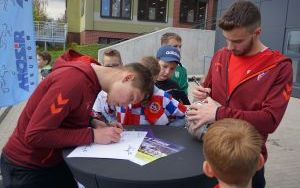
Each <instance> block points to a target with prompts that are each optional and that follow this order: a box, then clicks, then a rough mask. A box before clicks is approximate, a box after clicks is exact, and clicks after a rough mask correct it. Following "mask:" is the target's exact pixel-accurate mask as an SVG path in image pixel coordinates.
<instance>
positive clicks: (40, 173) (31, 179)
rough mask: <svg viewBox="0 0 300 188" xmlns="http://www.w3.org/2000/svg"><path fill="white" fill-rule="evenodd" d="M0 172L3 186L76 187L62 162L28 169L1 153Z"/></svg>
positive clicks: (29, 187)
mask: <svg viewBox="0 0 300 188" xmlns="http://www.w3.org/2000/svg"><path fill="white" fill-rule="evenodd" d="M1 173H2V178H3V186H4V188H18V187H22V188H23V187H24V188H75V187H76V188H77V183H76V181H75V180H74V178H73V176H72V173H71V172H70V170H69V168H68V167H67V165H66V164H65V163H64V162H62V163H60V164H59V165H57V166H54V167H51V168H40V169H29V168H26V167H22V166H17V165H15V164H13V163H12V162H11V161H9V160H8V159H7V158H6V157H5V156H4V154H2V155H1Z"/></svg>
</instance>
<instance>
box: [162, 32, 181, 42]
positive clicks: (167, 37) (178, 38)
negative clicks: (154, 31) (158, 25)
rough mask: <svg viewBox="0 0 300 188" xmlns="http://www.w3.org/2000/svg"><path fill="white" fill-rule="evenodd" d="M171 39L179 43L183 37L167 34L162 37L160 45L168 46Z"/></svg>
mask: <svg viewBox="0 0 300 188" xmlns="http://www.w3.org/2000/svg"><path fill="white" fill-rule="evenodd" d="M170 39H175V40H177V41H179V42H181V41H182V39H181V37H180V36H179V35H178V34H177V33H172V32H168V33H165V34H163V35H162V36H161V38H160V44H161V45H164V44H167V43H168V42H169V40H170Z"/></svg>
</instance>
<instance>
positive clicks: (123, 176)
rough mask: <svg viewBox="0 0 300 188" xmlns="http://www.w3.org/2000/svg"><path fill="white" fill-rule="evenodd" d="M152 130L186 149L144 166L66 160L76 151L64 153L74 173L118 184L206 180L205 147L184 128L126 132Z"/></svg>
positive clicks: (153, 127) (99, 161)
mask: <svg viewBox="0 0 300 188" xmlns="http://www.w3.org/2000/svg"><path fill="white" fill-rule="evenodd" d="M149 127H150V128H151V129H152V131H153V133H154V137H157V138H160V139H163V140H166V141H170V142H173V143H175V144H178V145H181V146H184V149H183V150H182V151H180V152H178V153H175V154H171V155H168V156H166V157H163V158H160V159H158V160H156V161H154V162H151V163H149V164H146V165H144V166H140V165H138V164H135V163H133V162H130V161H127V160H118V159H100V158H66V156H67V155H68V154H69V153H70V152H71V151H72V150H73V149H65V150H64V152H63V155H64V159H65V161H66V163H67V164H68V166H69V167H70V169H71V170H72V171H73V170H75V171H77V172H78V171H80V172H81V174H86V175H91V176H95V175H96V176H97V177H100V178H102V179H109V180H111V181H118V182H135V183H147V182H172V181H173V182H181V181H183V180H184V179H193V178H200V177H201V176H202V177H203V171H202V164H203V160H204V159H203V155H202V143H200V142H199V141H197V140H195V139H193V138H192V137H191V136H190V135H189V134H188V132H187V130H186V129H184V128H177V127H168V126H127V127H126V129H127V130H133V129H134V130H140V129H145V128H149Z"/></svg>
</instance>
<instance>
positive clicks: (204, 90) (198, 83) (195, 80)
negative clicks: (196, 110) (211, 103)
mask: <svg viewBox="0 0 300 188" xmlns="http://www.w3.org/2000/svg"><path fill="white" fill-rule="evenodd" d="M192 79H193V82H194V83H196V85H197V86H199V87H201V88H199V89H201V90H199V91H200V92H203V93H205V94H206V97H208V96H209V92H208V91H207V89H206V88H203V86H202V85H201V84H200V82H199V81H198V80H197V78H196V77H195V76H193V77H192ZM206 97H205V98H206ZM202 102H204V101H202Z"/></svg>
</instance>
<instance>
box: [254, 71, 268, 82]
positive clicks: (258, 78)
mask: <svg viewBox="0 0 300 188" xmlns="http://www.w3.org/2000/svg"><path fill="white" fill-rule="evenodd" d="M266 74H267V72H262V73H260V74H259V75H258V76H257V79H256V80H257V81H259V80H260V79H262V77H264V76H265V75H266Z"/></svg>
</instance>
